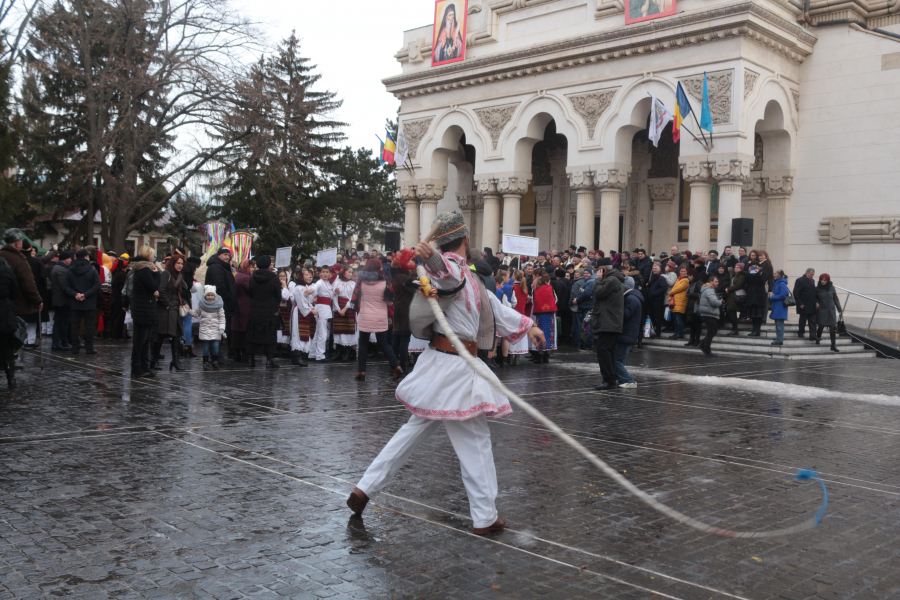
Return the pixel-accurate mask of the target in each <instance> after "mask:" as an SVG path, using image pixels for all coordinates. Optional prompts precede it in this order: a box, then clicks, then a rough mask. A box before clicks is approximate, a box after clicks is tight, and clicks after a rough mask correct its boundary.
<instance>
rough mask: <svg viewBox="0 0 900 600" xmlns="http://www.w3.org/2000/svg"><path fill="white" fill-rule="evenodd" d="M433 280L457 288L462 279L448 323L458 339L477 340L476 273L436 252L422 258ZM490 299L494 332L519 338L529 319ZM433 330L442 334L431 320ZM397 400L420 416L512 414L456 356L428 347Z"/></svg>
mask: <svg viewBox="0 0 900 600" xmlns="http://www.w3.org/2000/svg"><path fill="white" fill-rule="evenodd" d="M425 269H426V270H427V271H428V273H429V276H430V278H431V282H432V284H433V285H435V286H436V287H437V288H438V289H442V290H448V289H453V288H455V287H457V286H458V285H459V284H460V282H461V281H462V280H463V278H465V281H466V286H465V287H464V288H463V289H462V291H460V293H459V294H458V295H457V297H456V300H455V301H454V302H452V303H450V306H449V308H448V309H447V310H446V312H445V314H446V317H447V322H448V323H449V324H450V327H451V328H452V329H453V331H454V332H455V333H456V335H458V336H459V338H460V339H461V340H465V341H470V342H471V341H475V339H476V337H477V335H478V324H479V321H480V316H481V308H482V307H481V293H480V290H479V287H478V283H477V281H476V279H475V278H476V275H475V274H474V273H472V271H471V270H469V267H468V266H467V265H466V263H465V259H463V258H462V257H461V256H458V255H456V254H454V253H452V252H447V253H445V254H436V255H435V256H433V257H432V258H430V259H429V260H427V261H425ZM488 297H489V298H490V299H491V300H492V301H491V307H492V309H493V311H494V323H495V325H496V328H497V332H498V333H499V334H500V335H502V336H503V337H506V338H508V339H509V340H510V341H511V342H517V341H519V340H520V339H522V337H524V336H525V335H526V334H527V333H528V330H529V329H531V326H532V321H531V319H529V318H528V317H523V316H522V315H520V314H519V313H517V312H516V311H514V310H513V309H511V308H508V307H505V306H503V305H502V304H500V302H499V301H498V300H497V298H496V296H495V295H494V293H493V290H488ZM434 330H435V331H437V332H439V333H443V331H441V327H440V325H438V324H437V322H435V323H434ZM490 377H492V378H493V379H494V380H495V381H499V380H497V378H496V376H495V375H494V374H493V373H490ZM396 396H397V399H398V400H399V401H400V402H402V403H403V404H404V405H405V406H406V408H407V409H409V411H410V412H411V413H413V414H414V415H416V416H419V417H422V418H424V419H432V420H453V421H463V420H466V419H471V418H473V417H477V416H478V415H481V414H484V415H486V416H488V417H505V416H507V415H509V414H510V413H512V407H511V406H510V405H509V399H507V397H506V396H504V395H503V394H501V393H500V392H498V391H496V390H495V389H494V388H493V387H491V385H490V384H489V383H488V382H487V381H486V380H485V379H483V378H482V377H481V376H480V375H478V374H477V373H476V372H475V370H474V369H473V368H472V367H470V366H469V365H468V364H466V362H465V361H464V360H463V359H462V358H461V357H459V356H457V355H455V354H447V353H445V352H438V351H437V350H434V349H432V348H430V347H429V348H426V349H425V351H424V352H423V353H422V355H421V356H420V357H419V359H418V360H417V361H416V368H415V369H413V372H412V373H411V374H410V375H409V376H408V377H406V379H404V380H403V381H402V382H401V383H400V385H399V386H398V387H397V393H396Z"/></svg>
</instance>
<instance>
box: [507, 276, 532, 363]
mask: <svg viewBox="0 0 900 600" xmlns="http://www.w3.org/2000/svg"><path fill="white" fill-rule="evenodd" d="M514 278H515V285H514V286H513V288H512V297H513V299H514V300H515V302H513V303H511V306H512V308H513V310H515V311H516V312H517V313H519V314H520V315H522V316H523V317H524V316H526V315H525V308H526V307H527V306H528V282H527V281H526V280H525V271H522V270H517V271H516V272H515V275H514ZM525 354H528V338H527V337H523V338H522V339H520V340H519V341H517V342H515V343H512V342H511V343H510V344H509V355H510V356H511V357H512V361H513V362H512V364H514V365H518V364H519V357H520V356H523V355H525Z"/></svg>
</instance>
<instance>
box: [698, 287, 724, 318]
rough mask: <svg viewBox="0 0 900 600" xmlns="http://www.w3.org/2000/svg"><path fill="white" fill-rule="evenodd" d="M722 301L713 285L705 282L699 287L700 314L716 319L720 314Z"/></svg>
mask: <svg viewBox="0 0 900 600" xmlns="http://www.w3.org/2000/svg"><path fill="white" fill-rule="evenodd" d="M721 306H722V301H721V300H720V299H719V296H718V295H717V294H716V290H715V288H714V287H713V286H711V285H709V284H706V285H704V286H703V287H702V288H700V316H701V317H713V318H714V319H718V318H719V316H720V315H721V312H720V311H721V308H720V307H721Z"/></svg>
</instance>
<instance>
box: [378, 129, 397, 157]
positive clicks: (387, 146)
mask: <svg viewBox="0 0 900 600" xmlns="http://www.w3.org/2000/svg"><path fill="white" fill-rule="evenodd" d="M385 135H386V136H387V137H385V139H384V150H383V151H382V152H381V160H382V162H386V163H387V164H389V165H392V164H394V151H395V150H396V149H397V144H395V143H394V138H392V137H391V132H390V131H387V132H385Z"/></svg>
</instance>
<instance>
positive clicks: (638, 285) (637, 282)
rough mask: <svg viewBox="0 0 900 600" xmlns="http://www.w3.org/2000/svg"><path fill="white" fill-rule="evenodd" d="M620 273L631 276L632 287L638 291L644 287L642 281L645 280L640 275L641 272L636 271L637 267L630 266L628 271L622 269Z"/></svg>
mask: <svg viewBox="0 0 900 600" xmlns="http://www.w3.org/2000/svg"><path fill="white" fill-rule="evenodd" d="M622 275H625V276H626V277H631V278H632V279H634V289H636V290H638V291H641V290H642V289H644V281H645V280H644V276H643V275H641V272H640V271H638V270H637V269H635V268H633V267H632V268H631V270H629V271H623V272H622Z"/></svg>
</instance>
